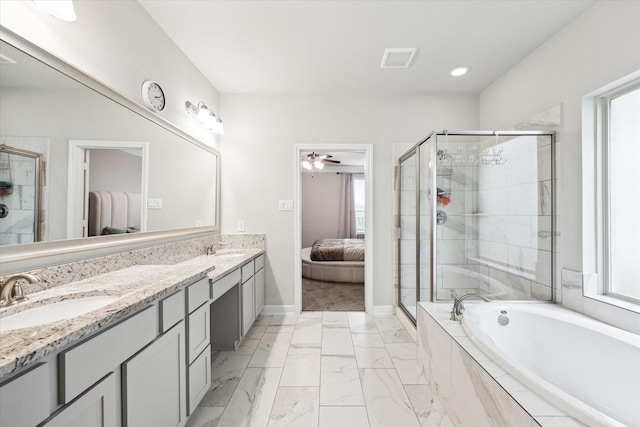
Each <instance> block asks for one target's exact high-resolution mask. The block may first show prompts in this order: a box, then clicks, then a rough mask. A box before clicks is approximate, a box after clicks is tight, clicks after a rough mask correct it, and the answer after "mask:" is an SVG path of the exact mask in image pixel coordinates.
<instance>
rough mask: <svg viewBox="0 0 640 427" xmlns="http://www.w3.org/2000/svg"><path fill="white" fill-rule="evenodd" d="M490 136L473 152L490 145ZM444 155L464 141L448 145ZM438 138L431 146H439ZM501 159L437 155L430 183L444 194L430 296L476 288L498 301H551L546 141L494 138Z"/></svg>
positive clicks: (446, 295)
mask: <svg viewBox="0 0 640 427" xmlns="http://www.w3.org/2000/svg"><path fill="white" fill-rule="evenodd" d="M494 143H495V139H494V138H493V137H491V138H489V139H487V140H484V141H482V142H481V143H480V144H479V150H480V151H482V150H483V149H484V148H487V147H488V148H490V149H492V148H493V145H494ZM447 145H448V148H449V150H448V151H449V153H456V152H457V150H458V147H460V146H462V148H463V151H465V152H466V151H467V150H468V148H469V147H470V144H469V143H451V142H449V143H448V144H447ZM442 146H443V144H442V143H440V144H439V146H438V147H439V148H442ZM496 148H497V149H499V148H502V150H503V151H502V154H503V155H504V156H505V158H506V159H507V161H506V162H505V163H504V164H503V165H495V166H488V165H487V166H485V165H475V166H460V165H457V164H456V163H455V162H454V161H452V160H449V161H444V162H440V161H439V164H440V166H439V168H438V178H437V185H438V188H441V189H442V190H444V191H446V192H450V194H451V196H450V197H451V201H450V202H449V203H448V205H447V206H444V205H443V204H442V203H438V209H439V210H442V211H444V212H445V213H446V214H447V222H446V223H445V224H444V225H438V226H437V238H438V241H437V244H436V246H437V250H438V266H437V283H438V289H437V293H438V298H442V299H450V298H452V297H453V296H454V293H455V295H461V294H464V293H467V292H474V291H475V292H477V291H484V292H487V293H490V294H491V295H493V296H494V297H496V298H499V299H543V300H550V299H551V283H552V282H551V277H552V274H551V273H552V272H551V259H552V252H551V241H552V235H551V222H552V217H551V187H552V186H551V140H550V138H549V137H536V136H522V137H517V138H511V139H507V138H501V139H500V142H499V144H498V146H497V147H496Z"/></svg>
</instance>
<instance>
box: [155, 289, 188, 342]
mask: <svg viewBox="0 0 640 427" xmlns="http://www.w3.org/2000/svg"><path fill="white" fill-rule="evenodd" d="M182 319H184V292H183V291H180V292H177V293H175V294H173V295H171V296H169V297H167V298H165V299H163V300H162V301H160V332H161V333H165V332H167V331H168V330H169V329H171V327H172V326H173V325H175V324H176V323H178V322H179V321H181V320H182Z"/></svg>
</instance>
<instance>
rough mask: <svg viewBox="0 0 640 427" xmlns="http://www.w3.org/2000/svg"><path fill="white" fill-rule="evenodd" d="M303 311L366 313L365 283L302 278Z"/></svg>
mask: <svg viewBox="0 0 640 427" xmlns="http://www.w3.org/2000/svg"><path fill="white" fill-rule="evenodd" d="M302 310H303V311H364V283H336V282H320V281H317V280H311V279H306V278H304V277H303V278H302Z"/></svg>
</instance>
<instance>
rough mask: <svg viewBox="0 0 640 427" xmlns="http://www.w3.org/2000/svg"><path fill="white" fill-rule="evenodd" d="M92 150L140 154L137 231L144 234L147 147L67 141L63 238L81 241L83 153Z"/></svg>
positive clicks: (143, 144) (137, 143) (136, 143)
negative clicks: (139, 199) (67, 180)
mask: <svg viewBox="0 0 640 427" xmlns="http://www.w3.org/2000/svg"><path fill="white" fill-rule="evenodd" d="M92 149H103V150H104V149H113V150H127V149H137V150H142V180H141V182H140V188H141V194H140V197H141V203H140V211H141V212H140V222H141V223H140V231H146V230H147V185H148V183H147V176H148V169H149V143H148V142H144V141H90V140H70V141H69V175H68V177H69V185H68V192H67V238H68V239H76V238H82V237H84V236H83V235H82V234H83V232H82V229H83V225H82V224H83V221H84V219H83V218H82V217H83V215H82V213H83V211H84V210H85V209H86V204H87V203H88V201H87V200H86V198H85V192H86V191H85V183H88V178H87V177H86V176H85V165H84V163H85V152H86V151H87V150H92Z"/></svg>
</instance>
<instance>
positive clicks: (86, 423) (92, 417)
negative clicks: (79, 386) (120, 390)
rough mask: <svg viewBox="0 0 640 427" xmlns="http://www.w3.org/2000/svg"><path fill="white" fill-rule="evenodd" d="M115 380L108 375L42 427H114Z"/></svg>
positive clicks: (111, 375) (111, 374) (113, 376)
mask: <svg viewBox="0 0 640 427" xmlns="http://www.w3.org/2000/svg"><path fill="white" fill-rule="evenodd" d="M116 410H117V409H116V380H115V375H114V374H113V373H110V374H109V375H108V376H106V377H105V378H104V379H103V380H102V381H100V382H99V383H98V384H96V385H95V386H93V387H92V388H90V389H89V390H88V391H86V392H85V393H84V394H82V395H80V397H79V398H78V399H76V400H74V401H73V403H70V404H68V405H66V406H63V407H62V409H60V410H59V411H57V412H56V413H55V414H53V415H52V416H51V418H49V419H48V420H47V421H46V422H44V423H42V424H41V426H42V427H45V426H46V427H115V426H116V419H117V416H116V415H117V414H116Z"/></svg>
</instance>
